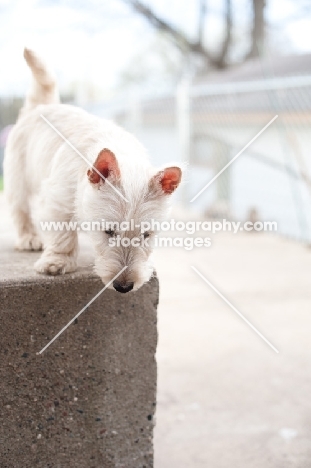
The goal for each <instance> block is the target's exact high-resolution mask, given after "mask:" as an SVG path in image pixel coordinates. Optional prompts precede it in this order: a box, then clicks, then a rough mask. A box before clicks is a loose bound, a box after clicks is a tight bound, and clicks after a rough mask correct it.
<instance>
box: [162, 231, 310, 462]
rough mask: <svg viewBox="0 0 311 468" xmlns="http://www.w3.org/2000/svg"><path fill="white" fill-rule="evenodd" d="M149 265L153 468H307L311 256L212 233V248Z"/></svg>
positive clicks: (165, 256)
mask: <svg viewBox="0 0 311 468" xmlns="http://www.w3.org/2000/svg"><path fill="white" fill-rule="evenodd" d="M156 265H157V272H158V275H159V279H160V283H161V289H160V306H159V346H158V353H157V361H158V369H159V380H158V409H157V422H156V430H155V467H156V468H310V467H311V398H310V395H311V364H310V363H311V339H310V336H311V249H310V248H307V247H304V246H303V245H299V244H297V243H295V242H294V241H290V240H285V239H281V238H278V237H277V236H275V237H272V236H268V235H264V234H258V235H257V234H248V235H246V234H239V235H238V236H234V235H229V234H218V235H216V236H213V244H212V247H211V248H209V249H205V250H202V249H195V250H194V251H192V252H185V251H184V250H183V249H181V248H179V249H176V248H175V249H161V250H159V251H158V252H157V254H156ZM190 265H194V266H196V267H197V269H198V270H200V271H201V272H202V273H203V274H204V275H205V276H206V277H207V278H208V280H209V281H210V282H211V283H213V284H214V285H215V286H216V287H217V288H218V289H219V290H220V291H221V292H222V293H223V294H224V295H225V296H226V297H227V298H228V299H229V300H230V301H231V302H232V303H233V304H234V305H235V306H236V307H237V308H238V309H239V310H240V311H241V312H242V313H243V314H244V315H245V316H246V317H247V318H248V319H249V320H250V321H251V322H252V323H253V324H254V325H255V326H256V327H257V328H258V329H259V330H260V331H261V332H262V333H263V334H264V335H265V336H266V337H267V338H268V339H269V340H270V341H271V342H272V343H273V344H274V345H275V346H276V347H277V348H278V349H279V351H280V352H279V354H276V353H275V352H274V351H272V350H271V349H270V348H269V347H268V346H267V345H266V344H265V343H264V342H262V341H261V340H260V338H259V337H258V336H257V335H256V334H255V333H254V332H253V331H252V330H251V329H249V328H248V327H247V325H246V324H245V323H244V322H243V321H242V320H241V319H240V318H239V317H238V316H237V315H235V313H234V312H233V311H232V310H231V309H230V308H228V306H227V305H226V304H225V303H224V302H223V301H222V300H221V299H220V298H219V297H218V296H217V295H216V294H215V293H214V292H213V291H212V290H211V289H210V288H209V286H208V285H207V284H205V283H204V282H203V281H202V280H201V279H200V278H199V277H197V276H196V275H195V273H194V272H193V271H192V270H191V268H190Z"/></svg>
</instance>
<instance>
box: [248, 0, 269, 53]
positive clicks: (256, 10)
mask: <svg viewBox="0 0 311 468" xmlns="http://www.w3.org/2000/svg"><path fill="white" fill-rule="evenodd" d="M252 5H253V28H252V33H251V34H252V42H251V48H250V51H249V52H248V54H247V55H246V58H247V59H248V58H253V57H258V56H259V55H260V53H261V51H262V49H263V45H264V44H263V41H264V33H265V31H264V28H265V21H264V9H265V6H266V0H252Z"/></svg>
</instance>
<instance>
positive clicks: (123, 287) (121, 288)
mask: <svg viewBox="0 0 311 468" xmlns="http://www.w3.org/2000/svg"><path fill="white" fill-rule="evenodd" d="M113 287H114V289H115V290H116V291H118V292H120V293H127V292H129V291H131V290H132V289H133V287H134V283H132V282H130V281H129V282H126V283H121V282H120V281H117V280H115V281H114V282H113Z"/></svg>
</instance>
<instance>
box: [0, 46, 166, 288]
mask: <svg viewBox="0 0 311 468" xmlns="http://www.w3.org/2000/svg"><path fill="white" fill-rule="evenodd" d="M25 58H26V61H27V62H28V64H29V66H30V67H31V69H32V72H33V75H34V78H35V80H34V83H35V84H34V87H33V89H32V91H31V92H30V93H29V95H28V97H27V99H26V103H25V106H24V108H23V109H22V111H21V113H20V116H19V118H18V121H17V124H16V125H15V127H14V128H13V130H12V132H11V134H10V136H9V140H8V144H7V148H6V154H5V162H4V181H5V192H6V196H7V200H8V202H9V204H10V207H11V213H12V216H13V220H14V223H15V226H16V230H17V234H18V240H17V244H16V247H17V248H18V249H21V250H40V249H41V247H42V244H43V246H44V252H43V253H42V256H41V258H40V259H39V260H38V261H37V262H36V264H35V269H36V270H37V271H38V272H40V273H46V274H61V273H66V272H70V271H74V270H75V269H76V257H77V251H78V239H77V233H76V232H70V231H59V232H57V231H56V232H41V233H39V232H38V230H37V229H36V228H35V225H36V223H35V221H34V220H33V219H32V212H31V200H32V198H33V197H35V196H36V197H39V206H40V211H39V213H38V220H39V221H72V220H79V221H96V220H99V221H100V220H102V219H105V220H108V221H116V222H121V221H123V220H129V219H135V221H136V223H137V224H139V223H140V222H142V221H148V220H150V219H162V218H163V216H164V215H165V212H166V205H167V200H168V198H169V196H168V195H166V194H164V193H163V191H161V190H160V187H154V184H153V185H152V184H150V181H151V180H155V179H154V176H155V175H156V174H157V173H158V170H156V169H155V168H153V167H152V166H151V165H150V163H149V161H148V157H147V154H146V151H145V149H144V148H143V147H142V145H141V144H140V143H139V142H138V141H137V140H136V138H135V137H134V136H133V135H131V134H129V133H128V132H126V131H124V130H123V129H121V128H119V127H118V126H116V125H115V124H114V123H112V122H110V121H106V120H102V119H99V118H97V117H94V116H92V115H90V114H88V113H87V112H85V111H83V110H81V109H79V108H76V107H74V106H69V105H64V104H59V98H58V93H57V88H56V83H55V81H54V79H53V77H52V75H51V74H50V73H49V72H48V71H47V69H46V67H45V66H44V64H43V63H42V62H41V61H40V59H38V57H36V56H35V54H34V53H33V52H31V51H29V50H27V49H26V50H25ZM40 103H42V104H40ZM40 114H42V115H44V116H45V117H46V119H48V121H49V122H51V123H52V124H53V125H54V126H55V127H56V128H57V129H58V130H59V131H60V132H61V133H62V134H63V135H64V136H65V137H66V138H67V139H68V140H69V141H70V142H71V143H72V144H73V145H74V147H76V148H77V149H78V150H79V151H80V152H81V153H82V154H83V155H84V157H85V158H86V159H87V160H88V161H89V162H90V163H91V164H94V162H95V160H96V158H97V156H98V154H99V152H100V151H101V150H102V149H103V148H108V149H109V150H110V151H112V152H113V153H114V154H115V156H116V159H117V162H118V165H119V168H120V173H121V180H120V181H118V182H116V183H114V182H113V181H112V183H114V185H115V187H116V188H117V190H119V191H120V192H121V193H122V194H123V195H124V196H125V198H126V199H127V200H128V203H127V202H125V201H124V200H123V199H122V198H121V197H120V196H119V195H118V194H117V193H116V192H115V191H114V190H113V188H112V187H111V186H110V185H109V184H107V182H104V181H101V182H100V183H99V184H97V185H95V186H94V184H91V183H90V181H89V180H88V177H87V171H88V166H87V164H86V162H85V161H84V160H83V159H82V158H81V157H80V156H79V155H78V154H77V153H76V152H75V151H74V150H73V149H71V148H70V147H69V145H68V144H67V143H66V142H65V141H64V140H62V139H61V137H60V136H59V135H57V133H55V131H54V130H53V129H52V128H50V127H49V125H48V124H47V123H46V122H45V121H44V120H43V119H42V118H41V117H40ZM89 234H90V236H91V240H92V242H93V245H94V247H95V251H96V261H95V268H96V271H97V273H98V275H99V276H100V277H101V278H102V280H103V282H104V283H107V282H108V281H110V280H111V279H112V278H113V277H114V276H115V275H116V274H117V273H118V272H119V271H120V270H121V269H122V268H123V267H124V266H127V267H128V268H127V269H126V270H125V271H124V273H123V274H122V275H121V278H118V279H120V280H121V281H124V282H133V283H134V290H136V289H138V288H139V287H140V286H141V285H142V284H143V283H144V282H146V281H148V280H149V278H150V276H151V275H152V271H153V266H152V264H151V261H150V254H151V250H152V248H151V247H149V248H140V247H139V248H137V247H136V248H133V247H128V248H125V247H109V246H108V240H109V239H108V236H107V234H105V232H101V231H100V232H96V231H93V232H90V233H89ZM139 234H140V232H139V230H137V232H130V233H122V236H127V237H133V236H137V235H139Z"/></svg>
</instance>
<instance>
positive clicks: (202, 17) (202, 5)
mask: <svg viewBox="0 0 311 468" xmlns="http://www.w3.org/2000/svg"><path fill="white" fill-rule="evenodd" d="M206 11H207V8H206V0H200V11H199V24H198V43H199V44H202V43H203V39H204V25H205V18H206Z"/></svg>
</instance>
